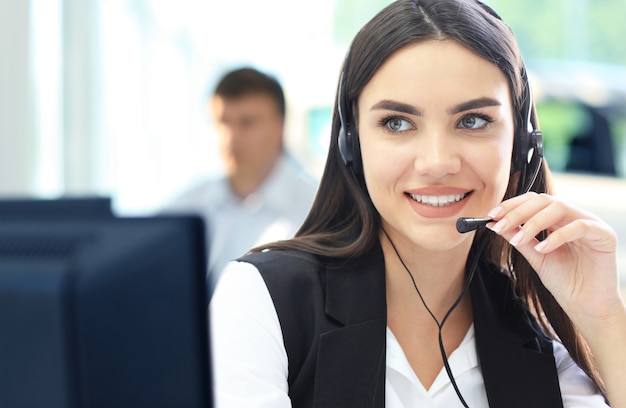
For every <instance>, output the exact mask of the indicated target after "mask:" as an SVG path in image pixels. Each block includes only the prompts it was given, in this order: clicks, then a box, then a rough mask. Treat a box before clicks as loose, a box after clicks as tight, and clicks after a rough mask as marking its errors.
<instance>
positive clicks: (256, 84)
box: [213, 67, 286, 117]
mask: <svg viewBox="0 0 626 408" xmlns="http://www.w3.org/2000/svg"><path fill="white" fill-rule="evenodd" d="M249 94H266V95H268V96H271V97H272V98H273V99H274V101H275V102H276V107H277V108H278V111H279V112H280V114H281V115H282V116H283V117H284V116H285V110H286V109H285V94H284V93H283V88H282V86H281V85H280V83H279V82H278V81H277V80H276V78H274V77H272V76H270V75H267V74H264V73H263V72H260V71H258V70H256V69H254V68H247V67H246V68H239V69H236V70H234V71H230V72H228V73H227V74H226V75H224V76H223V77H222V79H220V81H219V83H218V84H217V87H216V88H215V91H214V92H213V95H214V96H219V97H221V98H224V99H237V98H240V97H242V96H245V95H249Z"/></svg>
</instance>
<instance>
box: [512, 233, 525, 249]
mask: <svg viewBox="0 0 626 408" xmlns="http://www.w3.org/2000/svg"><path fill="white" fill-rule="evenodd" d="M523 238H524V231H517V234H515V235H513V238H511V240H510V241H509V244H511V245H513V246H517V244H519V243H520V242H521V240H522V239H523Z"/></svg>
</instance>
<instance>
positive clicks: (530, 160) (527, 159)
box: [516, 130, 543, 194]
mask: <svg viewBox="0 0 626 408" xmlns="http://www.w3.org/2000/svg"><path fill="white" fill-rule="evenodd" d="M525 136H526V140H525V141H524V142H523V143H522V144H523V145H524V147H523V148H522V150H521V151H520V154H519V155H517V160H516V163H517V167H519V168H520V170H521V176H522V183H521V184H520V188H519V194H524V193H527V192H528V191H530V189H531V187H532V185H533V184H534V183H535V179H536V178H537V174H539V169H540V168H541V162H542V158H543V133H542V132H541V131H540V130H533V131H531V132H528V133H527V134H526V135H525Z"/></svg>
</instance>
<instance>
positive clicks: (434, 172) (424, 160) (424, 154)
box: [415, 131, 461, 179]
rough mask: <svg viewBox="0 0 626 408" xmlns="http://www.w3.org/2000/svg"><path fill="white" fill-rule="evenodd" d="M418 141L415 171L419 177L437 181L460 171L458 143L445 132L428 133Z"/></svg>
mask: <svg viewBox="0 0 626 408" xmlns="http://www.w3.org/2000/svg"><path fill="white" fill-rule="evenodd" d="M418 139H419V140H418V142H417V146H416V153H415V170H416V171H417V172H418V173H419V174H420V175H422V176H429V177H432V178H436V179H439V178H443V177H445V176H447V175H450V174H456V173H458V172H459V171H460V169H461V157H460V155H459V151H458V150H459V143H458V141H456V143H455V140H454V139H453V138H452V137H451V136H450V135H448V134H447V133H446V132H445V131H429V132H426V133H424V134H422V135H421V136H420V137H419V138H418Z"/></svg>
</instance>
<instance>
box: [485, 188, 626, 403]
mask: <svg viewBox="0 0 626 408" xmlns="http://www.w3.org/2000/svg"><path fill="white" fill-rule="evenodd" d="M489 216H490V217H491V218H492V219H494V220H495V221H496V222H493V223H490V224H488V225H487V227H488V228H490V229H491V230H492V231H494V232H496V233H497V234H500V235H501V236H502V237H504V238H505V239H507V240H508V241H509V242H510V243H511V244H512V245H513V246H515V247H516V248H517V250H518V251H519V252H520V253H521V254H522V255H523V256H524V257H525V258H526V259H527V260H528V262H529V263H530V264H531V266H532V267H533V268H534V269H535V271H537V274H538V275H539V278H540V279H541V281H542V282H543V284H544V286H545V287H546V288H547V289H548V290H549V291H550V293H552V295H553V296H554V297H555V299H556V300H557V302H559V304H560V305H561V307H562V308H563V310H564V311H565V312H566V313H567V314H568V316H569V317H570V319H572V322H573V323H574V325H576V327H577V328H578V330H579V331H580V332H581V334H582V335H583V337H584V338H585V340H586V341H587V343H588V344H589V347H590V348H591V352H592V354H593V356H594V358H595V361H596V363H597V365H598V368H599V370H600V374H601V376H602V379H603V381H604V383H605V386H606V390H607V396H608V399H609V401H610V403H611V406H613V407H626V387H624V384H626V370H625V369H624V367H626V305H625V304H624V300H623V299H622V297H621V295H620V290H619V277H618V272H617V255H616V250H617V236H616V234H615V231H613V230H612V229H611V228H610V227H609V226H608V225H607V224H606V223H604V222H603V221H602V220H600V219H599V218H598V217H595V216H594V215H592V214H589V213H587V212H585V211H583V210H581V209H578V208H576V207H573V206H570V205H567V204H566V203H564V202H563V201H560V200H558V199H557V198H555V197H552V196H550V195H547V194H537V193H532V192H531V193H526V194H524V195H521V196H517V197H514V198H512V199H510V200H506V201H504V202H502V204H501V205H500V206H498V207H496V208H494V209H493V210H492V211H491V212H490V213H489ZM541 231H547V232H548V237H547V238H546V239H545V240H543V241H541V242H539V241H538V240H537V239H535V236H537V235H538V234H539V233H540V232H541Z"/></svg>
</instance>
